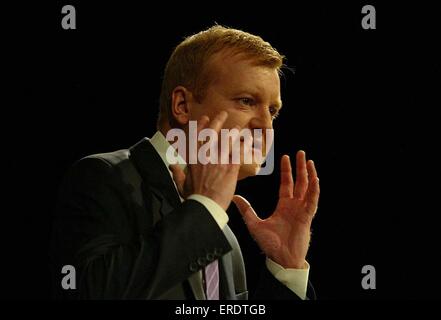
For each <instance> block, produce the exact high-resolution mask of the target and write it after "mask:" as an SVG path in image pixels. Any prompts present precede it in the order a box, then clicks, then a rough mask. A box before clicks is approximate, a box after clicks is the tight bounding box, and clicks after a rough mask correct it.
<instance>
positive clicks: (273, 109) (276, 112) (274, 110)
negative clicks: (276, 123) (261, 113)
mask: <svg viewBox="0 0 441 320" xmlns="http://www.w3.org/2000/svg"><path fill="white" fill-rule="evenodd" d="M269 112H270V114H271V116H272V117H273V119H275V118H277V116H278V115H279V109H277V108H276V107H273V106H271V107H269Z"/></svg>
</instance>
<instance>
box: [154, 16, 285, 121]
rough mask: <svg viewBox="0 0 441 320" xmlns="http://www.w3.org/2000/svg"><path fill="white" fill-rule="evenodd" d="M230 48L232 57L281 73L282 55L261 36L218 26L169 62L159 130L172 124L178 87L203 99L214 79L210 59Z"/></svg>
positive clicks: (194, 39)
mask: <svg viewBox="0 0 441 320" xmlns="http://www.w3.org/2000/svg"><path fill="white" fill-rule="evenodd" d="M226 49H229V50H230V51H231V52H232V53H233V54H242V55H243V56H244V57H245V58H247V59H250V60H252V61H253V62H255V64H256V65H259V66H260V65H261V66H266V67H269V68H272V69H276V70H277V71H278V72H280V69H281V67H282V66H283V59H284V56H282V55H281V54H280V53H279V52H278V51H277V50H276V49H275V48H273V47H272V46H271V45H270V44H269V43H268V42H266V41H264V40H263V39H262V38H261V37H259V36H255V35H252V34H250V33H248V32H244V31H241V30H237V29H232V28H227V27H223V26H220V25H215V26H213V27H211V28H209V29H207V30H205V31H201V32H199V33H197V34H194V35H192V36H190V37H187V38H185V39H184V41H182V42H181V43H180V44H179V45H178V46H177V47H176V48H175V50H174V51H173V53H172V55H171V56H170V59H169V60H168V62H167V65H166V67H165V71H164V77H163V81H162V88H161V95H160V99H159V105H160V107H159V108H160V109H159V117H158V124H157V126H158V128H159V127H160V126H161V124H163V123H164V122H165V121H169V123H170V121H171V119H172V114H171V95H172V92H173V90H174V89H175V88H176V87H177V86H184V87H185V88H187V89H188V90H190V91H191V92H192V93H193V94H194V96H195V99H197V101H199V102H200V101H201V100H202V99H203V98H204V95H205V91H206V88H207V87H208V84H209V83H210V80H211V79H212V75H211V73H210V71H211V70H208V69H209V68H207V65H208V63H209V62H210V58H212V57H213V55H215V54H216V53H219V52H221V51H223V50H226Z"/></svg>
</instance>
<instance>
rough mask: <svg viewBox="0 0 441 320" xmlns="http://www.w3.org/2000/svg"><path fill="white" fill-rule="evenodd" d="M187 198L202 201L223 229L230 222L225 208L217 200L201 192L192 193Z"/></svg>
mask: <svg viewBox="0 0 441 320" xmlns="http://www.w3.org/2000/svg"><path fill="white" fill-rule="evenodd" d="M187 199H190V200H195V201H197V202H199V203H201V204H202V205H203V206H204V207H205V208H206V209H207V210H208V212H210V214H211V216H212V217H213V218H214V220H215V221H216V223H217V224H218V225H219V228H221V229H222V230H223V229H224V228H225V226H226V225H227V223H228V215H227V213H226V212H225V210H224V209H222V207H221V206H220V205H218V204H217V203H216V201H213V200H211V199H210V198H208V197H206V196H203V195H200V194H192V195H190V196H189V197H188V198H187Z"/></svg>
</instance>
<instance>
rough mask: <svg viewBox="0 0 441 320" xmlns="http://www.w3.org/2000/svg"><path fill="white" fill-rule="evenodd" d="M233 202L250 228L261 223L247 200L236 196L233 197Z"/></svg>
mask: <svg viewBox="0 0 441 320" xmlns="http://www.w3.org/2000/svg"><path fill="white" fill-rule="evenodd" d="M233 202H234V204H235V205H236V207H237V209H238V210H239V213H240V214H241V215H242V218H243V219H244V221H245V223H246V224H247V225H248V226H249V225H252V224H254V223H257V222H259V221H261V219H260V218H259V217H258V216H257V214H256V212H255V211H254V209H253V208H252V207H251V204H250V203H249V202H248V200H247V199H245V198H244V197H242V196H239V195H236V194H235V195H234V196H233Z"/></svg>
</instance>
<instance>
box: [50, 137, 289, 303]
mask: <svg viewBox="0 0 441 320" xmlns="http://www.w3.org/2000/svg"><path fill="white" fill-rule="evenodd" d="M224 231H225V232H223V231H222V230H220V228H219V226H218V225H217V223H216V222H215V220H214V219H213V217H212V216H211V214H210V213H209V212H208V211H207V209H206V208H205V207H204V206H203V205H202V204H200V203H199V202H197V201H194V200H186V201H184V202H182V203H181V201H180V199H179V195H178V194H177V192H176V189H175V187H174V184H173V181H172V179H171V177H170V175H169V172H168V171H167V168H166V167H165V165H164V163H163V162H162V159H161V158H160V156H159V155H158V153H157V152H156V150H155V149H154V148H153V146H152V145H151V143H150V142H149V140H148V139H143V140H141V141H140V142H138V143H137V144H136V145H134V146H133V147H131V148H130V149H128V150H120V151H116V152H112V153H107V154H99V155H93V156H89V157H86V158H83V159H81V160H80V161H78V162H77V163H76V164H74V165H73V167H72V168H71V169H70V170H69V172H68V173H67V175H66V177H65V179H64V181H63V183H62V186H61V189H60V195H59V202H58V205H57V210H56V214H55V218H54V223H53V232H52V240H51V257H52V275H53V292H54V295H55V298H69V299H71V298H73V299H75V298H80V299H194V295H193V293H192V291H191V288H190V286H189V282H188V278H189V277H190V276H191V275H192V274H194V273H195V272H196V271H198V270H200V269H202V268H203V267H205V266H206V265H207V264H209V263H210V262H211V261H213V260H214V259H219V262H220V264H219V265H220V267H219V271H220V298H221V299H246V298H247V297H248V293H247V289H246V284H244V283H241V281H242V280H241V277H244V271H243V270H244V265H243V260H242V255H241V253H240V248H239V246H238V245H237V240H236V238H235V237H234V235H233V233H232V232H231V230H230V229H229V228H227V229H226V230H224ZM63 265H73V266H74V267H75V268H76V290H64V289H63V288H62V287H61V284H60V283H61V278H62V277H63V276H64V275H63V274H61V269H62V266H63ZM241 273H242V274H241ZM252 297H255V298H267V299H298V297H297V296H296V295H295V294H294V293H293V292H292V291H290V290H289V289H288V288H286V287H285V286H284V285H282V284H281V283H280V282H279V281H278V280H276V279H275V278H274V277H273V276H272V275H271V273H270V272H269V271H268V270H267V269H266V268H263V272H262V277H261V281H260V283H259V285H258V289H257V291H256V292H255V293H254V294H253V295H252Z"/></svg>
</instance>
